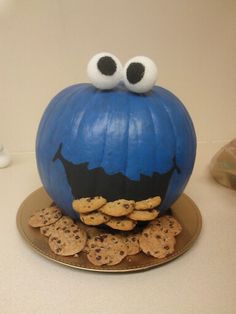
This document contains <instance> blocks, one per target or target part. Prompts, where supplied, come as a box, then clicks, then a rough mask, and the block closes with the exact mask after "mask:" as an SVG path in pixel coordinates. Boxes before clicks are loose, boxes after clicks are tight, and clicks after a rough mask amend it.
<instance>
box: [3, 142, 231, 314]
mask: <svg viewBox="0 0 236 314" xmlns="http://www.w3.org/2000/svg"><path fill="white" fill-rule="evenodd" d="M221 145H222V143H221V144H220V143H214V144H204V143H201V144H199V146H198V155H197V162H196V165H195V169H194V172H193V175H192V177H191V179H190V181H189V183H188V186H187V188H186V190H185V193H187V194H188V195H189V196H190V197H191V198H192V199H193V200H194V202H195V203H196V204H197V205H198V207H199V209H200V211H201V213H202V217H203V229H202V232H201V234H200V236H199V238H198V240H197V242H196V243H195V244H194V246H193V247H192V248H191V249H190V250H189V251H188V252H187V253H185V254H184V255H182V256H180V257H179V258H177V259H175V260H174V261H172V262H170V263H168V264H165V265H164V266H162V267H157V268H154V269H151V270H148V271H144V272H138V273H130V274H105V273H94V272H88V271H81V270H76V269H72V268H69V267H65V266H62V265H59V264H57V263H54V262H51V261H49V260H47V259H45V258H43V257H41V256H40V255H38V254H36V253H35V252H34V251H32V250H31V248H30V247H28V246H27V245H26V243H25V242H24V240H23V239H22V238H21V236H20V234H19V232H18V230H17V227H16V213H17V210H18V208H19V206H20V204H21V202H22V201H23V200H24V199H25V198H26V197H27V196H28V195H29V194H30V193H31V192H32V191H34V190H35V189H37V188H38V187H40V186H41V183H40V180H39V177H38V174H37V169H36V164H35V157H34V154H33V153H32V154H31V153H28V154H17V155H13V163H12V165H11V166H9V167H8V168H5V169H0V190H1V194H0V195H1V196H0V209H1V219H0V244H1V257H0V278H1V279H0V313H1V314H5V313H6V314H17V313H23V314H28V313H30V314H32V313H34V314H36V313H43V314H44V313H46V314H50V313H63V314H66V313H80V314H83V313H89V314H92V313H96V314H97V313H103V314H116V313H119V314H122V313H125V314H133V313H161V314H182V313H191V314H195V313H196V314H200V313H201V314H202V313H203V314H208V313H209V314H223V313H224V314H235V313H236V297H235V295H236V250H235V247H236V245H235V244H236V227H235V226H236V192H235V191H233V190H230V189H227V188H224V187H222V186H220V185H218V184H216V183H215V181H214V180H213V179H212V178H211V177H210V175H209V173H208V171H207V170H208V169H207V166H208V164H209V161H210V159H211V157H212V156H213V154H214V153H215V152H216V151H217V150H218V148H219V147H220V146H221Z"/></svg>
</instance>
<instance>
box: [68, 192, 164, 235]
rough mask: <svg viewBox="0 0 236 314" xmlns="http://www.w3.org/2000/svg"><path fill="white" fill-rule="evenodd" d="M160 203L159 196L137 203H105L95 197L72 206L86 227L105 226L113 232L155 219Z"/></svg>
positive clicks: (123, 201)
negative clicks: (113, 230)
mask: <svg viewBox="0 0 236 314" xmlns="http://www.w3.org/2000/svg"><path fill="white" fill-rule="evenodd" d="M160 203H161V198H160V197H159V196H156V197H153V198H149V199H146V200H143V201H138V202H135V201H133V200H125V199H120V200H116V201H114V202H107V200H106V199H105V198H103V197H102V196H95V197H86V198H80V199H77V200H74V201H73V203H72V206H73V209H74V210H75V211H76V212H77V213H79V214H80V220H81V221H82V222H83V223H84V224H86V225H91V226H97V225H101V224H105V225H107V226H109V227H110V228H112V229H115V230H121V231H130V230H133V229H134V227H135V226H136V224H137V222H138V221H150V220H153V219H155V218H156V217H157V216H158V214H159V211H158V210H157V206H158V205H159V204H160Z"/></svg>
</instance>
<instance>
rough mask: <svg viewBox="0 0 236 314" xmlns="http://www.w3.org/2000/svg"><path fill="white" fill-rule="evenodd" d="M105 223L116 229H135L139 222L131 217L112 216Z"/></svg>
mask: <svg viewBox="0 0 236 314" xmlns="http://www.w3.org/2000/svg"><path fill="white" fill-rule="evenodd" d="M105 224H106V225H107V226H109V227H110V228H112V229H115V230H121V231H129V230H133V229H134V227H135V226H136V224H137V222H136V221H134V220H132V219H129V218H111V219H110V220H109V221H108V222H106V223H105Z"/></svg>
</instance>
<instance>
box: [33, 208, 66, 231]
mask: <svg viewBox="0 0 236 314" xmlns="http://www.w3.org/2000/svg"><path fill="white" fill-rule="evenodd" d="M61 216H62V213H61V210H60V208H59V207H57V206H51V207H47V208H42V209H40V210H38V211H37V212H36V213H35V214H33V215H32V216H31V217H30V219H29V225H30V226H31V227H34V228H38V227H42V226H49V225H51V224H53V223H54V222H56V221H57V220H59V219H60V218H61Z"/></svg>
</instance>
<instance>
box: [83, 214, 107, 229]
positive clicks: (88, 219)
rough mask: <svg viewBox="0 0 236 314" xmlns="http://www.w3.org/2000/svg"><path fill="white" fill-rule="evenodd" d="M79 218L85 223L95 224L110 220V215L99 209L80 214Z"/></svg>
mask: <svg viewBox="0 0 236 314" xmlns="http://www.w3.org/2000/svg"><path fill="white" fill-rule="evenodd" d="M80 219H81V221H82V222H83V223H85V224H86V225H90V226H97V225H101V224H103V223H105V222H108V221H109V220H110V217H109V216H108V215H106V214H103V213H101V212H99V211H94V212H92V213H89V214H80Z"/></svg>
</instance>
